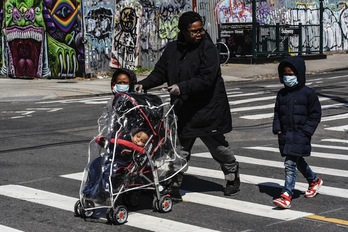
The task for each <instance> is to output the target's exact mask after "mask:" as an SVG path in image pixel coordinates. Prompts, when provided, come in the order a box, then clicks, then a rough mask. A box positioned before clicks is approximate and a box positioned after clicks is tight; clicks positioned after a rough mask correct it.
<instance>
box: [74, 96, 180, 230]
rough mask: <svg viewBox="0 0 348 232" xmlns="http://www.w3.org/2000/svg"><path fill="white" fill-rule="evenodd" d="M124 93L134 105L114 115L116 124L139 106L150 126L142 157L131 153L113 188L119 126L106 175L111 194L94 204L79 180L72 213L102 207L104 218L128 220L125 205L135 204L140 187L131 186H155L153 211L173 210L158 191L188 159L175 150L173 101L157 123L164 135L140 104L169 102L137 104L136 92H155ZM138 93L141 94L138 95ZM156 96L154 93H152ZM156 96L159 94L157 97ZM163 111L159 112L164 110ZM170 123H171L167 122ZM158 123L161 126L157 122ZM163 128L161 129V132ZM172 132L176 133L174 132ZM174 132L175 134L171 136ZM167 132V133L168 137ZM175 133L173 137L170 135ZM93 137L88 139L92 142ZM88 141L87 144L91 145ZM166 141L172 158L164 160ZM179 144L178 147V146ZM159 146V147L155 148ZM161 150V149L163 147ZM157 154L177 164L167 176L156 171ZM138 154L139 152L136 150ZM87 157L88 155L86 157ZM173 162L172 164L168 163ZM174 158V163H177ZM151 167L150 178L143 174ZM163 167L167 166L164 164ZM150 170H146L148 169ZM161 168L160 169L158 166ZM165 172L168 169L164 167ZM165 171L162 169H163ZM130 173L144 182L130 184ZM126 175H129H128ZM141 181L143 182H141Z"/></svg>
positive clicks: (92, 211)
mask: <svg viewBox="0 0 348 232" xmlns="http://www.w3.org/2000/svg"><path fill="white" fill-rule="evenodd" d="M121 95H122V96H123V97H125V98H127V99H128V100H130V101H131V102H132V103H134V104H135V106H134V107H132V108H131V109H128V111H126V112H125V113H124V114H123V115H122V117H118V118H117V123H118V124H119V125H122V120H124V119H125V117H126V115H127V114H128V113H129V112H132V111H134V110H139V111H140V113H141V114H142V117H143V118H144V119H145V121H147V123H149V126H150V127H151V130H152V132H154V133H153V134H151V135H150V136H149V139H148V140H147V142H146V144H145V146H144V150H145V152H144V154H142V156H143V157H141V159H140V164H139V163H138V162H136V161H135V158H134V155H133V160H132V161H131V163H130V164H129V165H128V166H127V167H126V168H125V170H128V171H129V172H127V173H126V175H125V176H123V177H122V179H123V182H122V183H121V184H120V185H119V186H118V189H117V191H115V192H114V190H113V189H114V187H113V184H112V183H113V178H114V177H113V175H112V174H113V171H111V170H113V166H114V164H115V163H116V162H115V158H116V148H117V138H118V136H119V135H120V130H121V129H122V128H121V127H120V128H119V130H118V131H117V132H116V133H115V136H114V146H113V152H112V161H111V170H110V174H109V176H108V181H109V190H110V192H109V193H110V197H109V199H107V200H106V201H105V202H107V203H106V204H105V205H100V206H95V204H94V202H93V201H91V200H90V199H89V198H88V197H86V196H85V195H84V194H82V189H83V188H84V187H85V186H84V181H82V183H81V189H80V199H79V200H78V201H77V202H76V203H75V206H74V214H75V216H78V217H82V218H84V219H85V218H91V217H93V216H94V215H95V210H97V209H101V208H106V218H107V220H108V222H110V223H113V224H117V225H120V224H124V223H126V222H127V219H128V215H129V212H128V207H137V206H138V205H139V204H140V199H141V195H140V191H134V190H141V189H151V190H154V195H153V201H152V207H153V209H154V210H155V211H158V212H161V213H167V212H170V211H171V210H172V207H173V200H172V199H171V197H170V195H169V194H161V190H162V189H161V188H163V186H162V185H161V182H166V181H168V180H170V179H171V178H172V177H174V176H175V175H176V174H178V173H179V172H182V171H183V170H184V169H185V168H186V166H187V162H186V159H184V158H182V157H181V156H180V155H179V154H178V153H179V152H178V150H180V148H179V146H177V144H178V141H177V138H176V116H175V113H174V105H175V104H173V105H171V106H170V108H169V109H168V111H167V112H166V113H165V114H164V116H162V117H161V119H160V121H159V122H158V123H157V125H156V126H157V127H158V128H162V127H163V128H162V134H164V136H163V138H161V136H159V134H161V131H160V130H159V129H158V128H157V129H158V131H157V133H156V131H155V128H154V126H153V125H151V123H150V120H149V119H148V118H147V116H146V114H145V113H144V111H143V110H142V108H143V107H144V108H147V110H151V109H159V108H164V106H166V105H170V103H162V101H161V104H157V105H153V106H152V105H151V104H150V103H149V102H146V104H147V105H145V104H138V103H137V101H136V99H134V98H135V97H137V96H138V97H139V95H142V97H143V96H154V95H148V94H132V96H130V94H124V93H122V94H121ZM140 97H141V96H140ZM155 97H156V96H155ZM158 99H159V98H158ZM163 113H164V112H162V114H163ZM169 115H171V117H173V119H174V120H173V119H172V122H171V123H168V117H169ZM169 124H171V125H169ZM160 125H161V126H160ZM171 126H172V127H173V129H174V130H175V131H173V130H171V128H170V127H171ZM163 131H164V133H163ZM174 132H175V133H174ZM173 134H174V136H173ZM156 136H157V137H158V138H155V137H156ZM169 136H170V137H169ZM172 137H174V139H173V138H172ZM156 139H157V140H158V141H157V143H156V146H154V144H153V143H151V141H154V140H156ZM93 142H94V140H92V141H91V143H93ZM91 143H90V145H91ZM167 143H169V144H171V146H172V148H173V150H172V152H171V153H172V155H174V158H171V159H169V160H166V158H167V157H166V156H165V158H163V157H164V156H162V152H161V146H166V145H167ZM178 148H179V149H178ZM158 150H160V151H159V152H158ZM163 150H164V149H163ZM158 154H160V155H159V158H161V160H160V161H161V162H162V163H168V164H167V165H168V167H169V166H170V167H171V166H175V167H177V168H176V169H175V171H173V170H171V172H170V174H169V175H168V176H165V178H163V175H162V174H163V173H162V172H161V177H159V171H160V168H161V167H158V165H157V164H156V161H158V160H156V159H154V156H155V155H157V156H158ZM138 155H139V154H138ZM89 158H90V157H89ZM171 162H173V164H171ZM175 162H177V164H178V165H177V166H176V163H175ZM148 167H149V168H150V174H151V175H152V176H151V177H152V178H153V180H151V179H150V177H148V176H146V175H145V174H144V172H143V171H144V169H145V168H148ZM163 167H166V166H165V165H163ZM147 171H148V172H149V170H148V169H147ZM161 171H162V170H161ZM167 172H168V171H167ZM87 173H88V172H87V167H86V169H85V172H84V177H83V180H86V178H87V177H86V175H87ZM164 173H165V172H164ZM133 176H134V177H135V178H137V177H140V178H141V180H142V181H146V182H147V183H145V184H142V185H139V186H136V187H131V188H128V187H129V186H130V184H131V183H132V181H129V180H132V178H133ZM128 178H129V179H128ZM142 183H143V182H142ZM122 195H123V199H121V196H122Z"/></svg>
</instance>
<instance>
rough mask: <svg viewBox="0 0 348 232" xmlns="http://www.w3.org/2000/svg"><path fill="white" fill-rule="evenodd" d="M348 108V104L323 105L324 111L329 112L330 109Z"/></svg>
mask: <svg viewBox="0 0 348 232" xmlns="http://www.w3.org/2000/svg"><path fill="white" fill-rule="evenodd" d="M346 106H348V103H337V104H331V105H322V106H321V109H322V110H329V109H338V108H343V107H346Z"/></svg>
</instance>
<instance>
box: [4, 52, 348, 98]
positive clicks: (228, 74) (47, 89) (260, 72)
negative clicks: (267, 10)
mask: <svg viewBox="0 0 348 232" xmlns="http://www.w3.org/2000/svg"><path fill="white" fill-rule="evenodd" d="M306 66H307V74H315V73H322V72H327V71H334V70H342V69H348V53H345V54H328V55H327V59H319V60H306ZM277 67H278V63H270V64H227V65H222V66H221V69H222V76H223V78H224V80H225V82H233V81H254V80H258V79H265V78H278V76H277V75H278V74H277ZM144 77H146V76H144V74H143V75H138V80H141V79H143V78H144ZM107 94H111V89H110V78H102V79H99V78H95V79H80V78H79V79H69V80H60V79H33V80H26V79H10V78H0V102H11V101H33V100H34V101H39V100H48V99H57V98H66V97H77V96H90V95H93V96H98V95H107Z"/></svg>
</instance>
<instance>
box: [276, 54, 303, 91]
mask: <svg viewBox="0 0 348 232" xmlns="http://www.w3.org/2000/svg"><path fill="white" fill-rule="evenodd" d="M285 66H288V67H290V68H291V69H292V70H293V71H294V73H295V75H296V76H297V81H298V85H297V86H298V87H302V86H304V85H305V84H306V64H305V61H304V60H303V59H302V58H301V57H299V56H291V57H287V58H285V59H284V60H282V61H281V62H280V64H279V66H278V75H279V80H280V82H281V83H284V82H283V68H284V67H285Z"/></svg>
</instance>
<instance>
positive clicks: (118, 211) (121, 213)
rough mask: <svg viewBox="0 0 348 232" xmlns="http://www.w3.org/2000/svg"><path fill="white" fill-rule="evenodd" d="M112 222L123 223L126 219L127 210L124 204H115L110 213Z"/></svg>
mask: <svg viewBox="0 0 348 232" xmlns="http://www.w3.org/2000/svg"><path fill="white" fill-rule="evenodd" d="M112 219H113V223H114V224H116V225H121V224H124V223H125V222H126V221H127V219H128V210H127V208H126V207H125V206H123V205H119V206H117V207H116V208H115V209H114V210H113V213H112Z"/></svg>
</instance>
